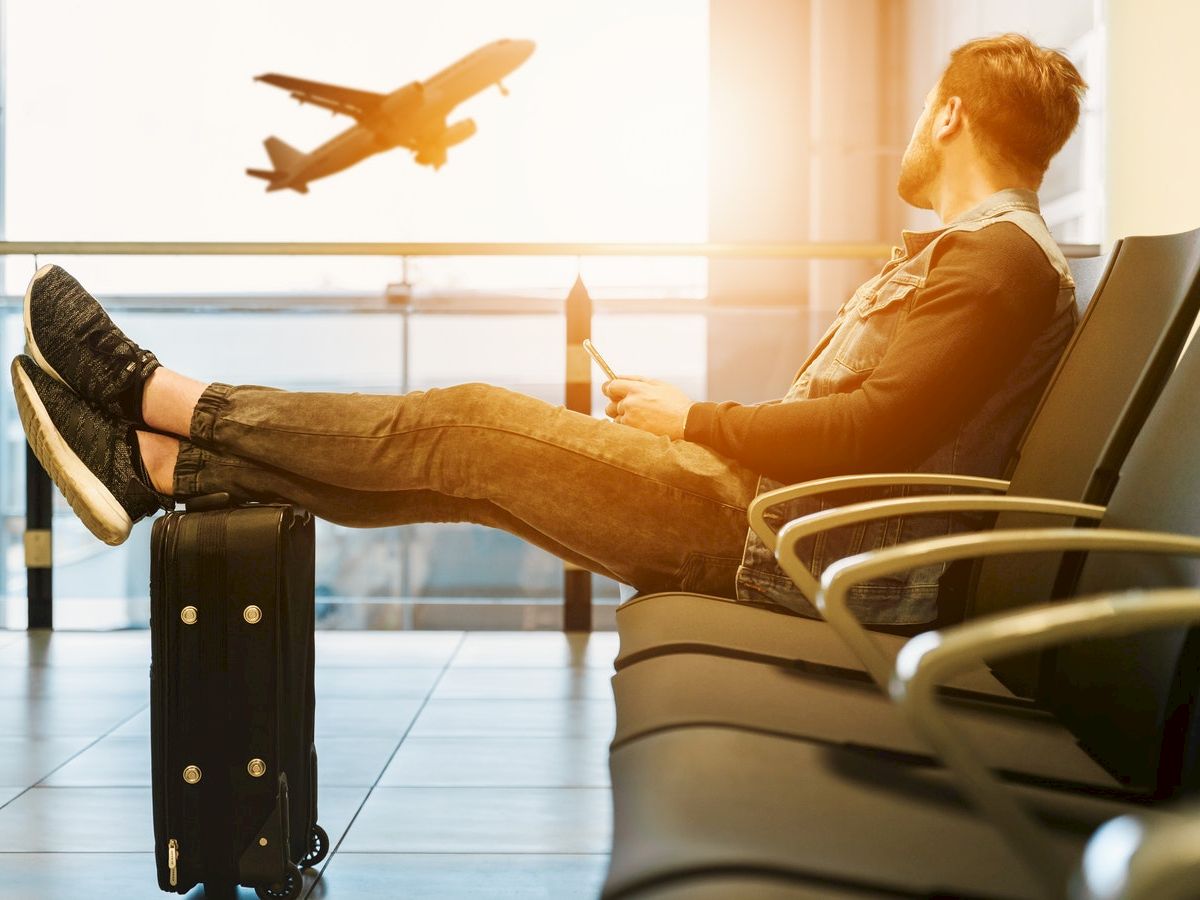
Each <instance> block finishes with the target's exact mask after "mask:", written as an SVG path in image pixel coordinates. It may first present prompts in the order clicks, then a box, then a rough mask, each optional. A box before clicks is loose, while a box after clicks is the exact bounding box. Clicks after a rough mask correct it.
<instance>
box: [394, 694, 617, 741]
mask: <svg viewBox="0 0 1200 900" xmlns="http://www.w3.org/2000/svg"><path fill="white" fill-rule="evenodd" d="M615 720H616V717H615V714H614V711H613V703H612V700H430V701H429V702H428V703H427V704H425V708H424V709H423V710H421V715H420V716H418V717H417V722H416V724H415V725H413V729H412V731H411V732H410V734H411V736H412V737H563V738H571V737H575V738H596V739H601V740H611V739H612V736H613V731H614V727H615Z"/></svg>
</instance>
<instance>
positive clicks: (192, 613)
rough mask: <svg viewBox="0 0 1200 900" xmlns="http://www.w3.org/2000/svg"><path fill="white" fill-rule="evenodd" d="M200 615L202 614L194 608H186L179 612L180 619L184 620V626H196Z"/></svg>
mask: <svg viewBox="0 0 1200 900" xmlns="http://www.w3.org/2000/svg"><path fill="white" fill-rule="evenodd" d="M199 615H200V613H199V612H197V610H196V607H194V606H185V607H184V608H183V609H181V610H180V611H179V618H181V619H183V624H184V625H195V624H196V619H197V618H198V617H199Z"/></svg>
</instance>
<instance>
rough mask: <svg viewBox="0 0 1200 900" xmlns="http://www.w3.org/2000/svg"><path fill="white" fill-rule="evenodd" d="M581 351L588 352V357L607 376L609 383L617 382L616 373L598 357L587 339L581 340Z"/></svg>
mask: <svg viewBox="0 0 1200 900" xmlns="http://www.w3.org/2000/svg"><path fill="white" fill-rule="evenodd" d="M583 349H584V350H586V351H587V352H588V356H590V357H591V358H592V359H594V360H595V361H596V365H598V366H599V367H600V370H601V371H602V372H603V373H604V374H605V375H607V376H608V380H609V381H616V380H617V373H616V372H614V371H613V370H612V367H611V366H610V365H609V364H608V363H606V362H605V361H604V357H603V356H601V355H600V352H599V351H598V350H597V349H596V348H595V347H594V346H592V342H591V340H590V339H589V338H584V339H583Z"/></svg>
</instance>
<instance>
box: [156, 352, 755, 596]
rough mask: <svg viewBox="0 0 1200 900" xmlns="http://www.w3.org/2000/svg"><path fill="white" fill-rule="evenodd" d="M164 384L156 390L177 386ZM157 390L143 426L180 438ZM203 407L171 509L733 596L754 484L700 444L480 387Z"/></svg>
mask: <svg viewBox="0 0 1200 900" xmlns="http://www.w3.org/2000/svg"><path fill="white" fill-rule="evenodd" d="M160 372H161V374H162V375H163V376H166V378H165V379H164V384H169V383H171V379H172V378H173V377H176V376H174V373H169V372H167V371H166V370H160ZM159 378H160V373H158V372H156V373H155V375H154V377H152V378H151V380H150V382H149V384H148V385H147V389H146V396H145V414H146V420H147V422H150V423H151V424H155V423H165V422H169V421H175V422H176V424H177V425H178V424H179V423H180V422H181V421H182V417H181V416H180V415H179V407H180V406H183V405H186V404H187V403H188V402H189V400H188V397H189V396H191V395H193V394H194V393H195V392H194V391H191V392H189V391H188V390H183V391H173V392H172V396H171V397H169V398H168V397H166V396H165V392H161V391H158V390H156V388H155V383H156V381H158V379H159ZM193 384H195V383H193ZM199 393H200V397H199V400H198V402H196V404H195V407H194V409H193V410H192V414H191V419H190V422H189V423H188V424H189V432H190V434H189V437H190V440H184V441H183V442H182V443H181V445H180V448H179V451H178V460H177V462H176V464H175V466H174V471H173V481H172V488H173V492H174V493H176V494H177V495H181V496H188V495H196V494H200V493H208V492H213V491H218V490H228V491H230V492H231V493H234V494H235V495H238V496H242V497H245V498H248V499H286V500H290V501H292V502H297V503H302V504H304V505H305V506H307V507H308V508H310V509H312V511H313V512H314V513H316V514H317V515H320V516H322V517H323V518H328V519H330V520H332V521H340V522H343V523H346V524H360V525H385V524H401V523H409V522H420V521H473V522H480V523H481V524H485V525H492V526H495V527H500V528H504V529H505V530H507V531H510V532H512V533H514V534H518V535H520V536H521V537H523V538H525V539H527V540H529V541H531V542H532V543H534V544H537V545H539V546H542V547H544V548H546V549H548V550H550V551H551V552H554V553H556V554H557V555H559V556H561V557H564V558H566V559H568V560H570V561H572V562H576V563H577V564H580V565H583V566H585V567H586V568H589V569H592V570H593V571H598V572H601V573H603V574H606V575H610V576H612V577H615V578H617V579H619V580H622V581H625V582H628V583H630V584H633V585H635V586H636V587H638V588H639V589H641V590H664V589H673V588H678V587H681V586H682V587H691V588H695V589H703V590H709V591H715V592H719V593H726V594H728V593H729V592H731V591H732V588H733V583H732V579H733V573H734V570H735V568H736V564H737V561H738V560H739V559H740V556H741V546H742V540H743V538H744V535H745V528H746V519H745V515H746V513H745V510H746V505H747V504H748V503H749V501H750V499H751V498H752V497H753V495H754V489H755V483H756V476H755V475H754V474H753V473H751V472H749V471H748V470H746V469H744V468H742V467H740V466H738V465H737V464H735V463H733V462H732V461H730V460H728V459H725V458H723V457H721V456H719V455H718V454H716V453H714V452H712V451H711V450H709V449H707V448H705V447H702V446H699V445H697V444H691V443H688V442H685V441H671V440H669V439H667V438H662V437H656V436H654V435H650V434H648V433H646V432H642V431H638V430H636V429H632V428H628V427H625V426H621V425H616V424H614V423H611V422H605V421H598V420H596V419H593V418H591V417H589V416H584V415H580V414H578V413H573V412H570V411H568V410H565V409H562V408H561V407H555V406H552V405H550V404H548V403H544V402H542V401H540V400H537V399H535V398H532V397H527V396H524V395H522V394H517V393H514V392H512V391H507V390H504V389H501V388H495V387H491V386H489V385H478V384H472V385H460V386H457V387H453V388H445V389H438V390H431V391H426V392H417V393H413V394H408V395H405V396H402V397H393V396H380V395H370V394H334V393H292V392H287V391H279V390H274V389H270V388H260V387H230V386H228V385H221V384H215V385H210V386H208V387H207V388H204V387H203V386H201V388H200V389H199ZM150 455H151V454H147V456H150ZM149 468H150V469H151V474H152V475H154V474H155V470H156V468H160V467H156V466H155V465H154V464H153V462H151V463H150V465H149ZM160 478H162V475H161V474H159V475H158V476H157V477H156V480H158V479H160ZM160 486H161V485H160ZM689 575H690V579H689Z"/></svg>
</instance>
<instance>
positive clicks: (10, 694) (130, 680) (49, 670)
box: [0, 665, 150, 701]
mask: <svg viewBox="0 0 1200 900" xmlns="http://www.w3.org/2000/svg"><path fill="white" fill-rule="evenodd" d="M118 695H119V696H126V697H130V696H131V697H141V698H142V699H143V701H144V700H147V699H149V695H150V677H149V669H144V668H142V667H140V666H89V667H87V668H79V667H77V668H66V667H62V666H57V665H52V666H28V667H19V668H14V667H8V668H4V669H0V700H2V699H9V698H11V699H21V700H42V699H48V698H54V699H70V698H74V697H114V696H118Z"/></svg>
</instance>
